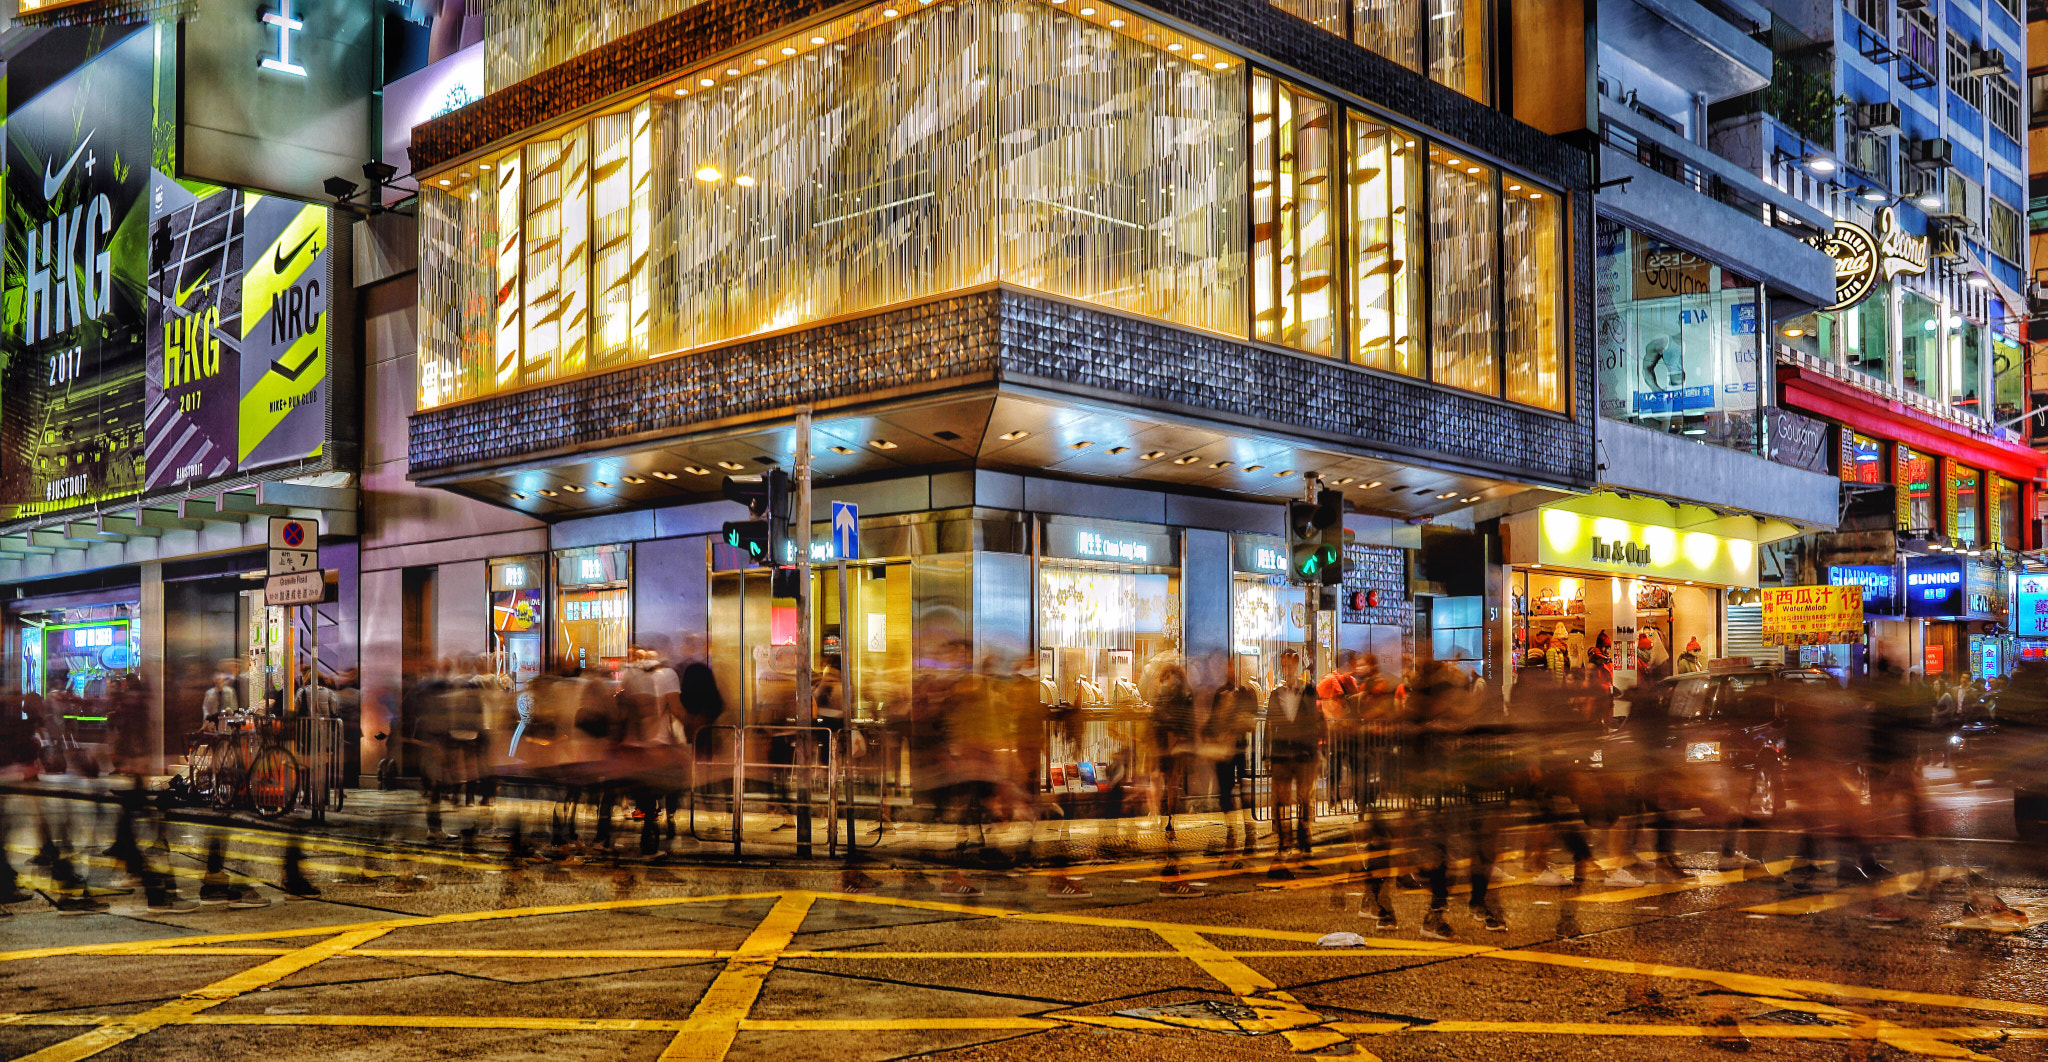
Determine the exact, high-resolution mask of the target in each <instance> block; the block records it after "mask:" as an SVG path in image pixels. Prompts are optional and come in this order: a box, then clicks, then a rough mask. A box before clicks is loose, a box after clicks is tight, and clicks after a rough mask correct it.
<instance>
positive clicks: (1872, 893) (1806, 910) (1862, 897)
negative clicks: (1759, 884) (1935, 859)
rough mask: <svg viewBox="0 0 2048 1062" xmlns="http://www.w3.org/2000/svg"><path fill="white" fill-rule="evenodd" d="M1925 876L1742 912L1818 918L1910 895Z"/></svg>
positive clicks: (1918, 873) (1922, 873) (1907, 876)
mask: <svg viewBox="0 0 2048 1062" xmlns="http://www.w3.org/2000/svg"><path fill="white" fill-rule="evenodd" d="M1947 869H1948V868H1946V867H1942V868H1939V869H1938V870H1937V871H1935V872H1936V873H1940V872H1941V871H1942V870H1947ZM1926 876H1927V872H1926V871H1914V872H1913V873H1911V874H1901V875H1899V876H1898V877H1895V878H1892V879H1890V880H1887V881H1880V882H1878V883H1877V884H1875V885H1860V886H1857V887H1855V888H1850V889H1836V890H1835V891H1833V892H1822V893H1815V894H1814V895H1812V896H1794V897H1792V898H1790V899H1785V900H1779V901H1777V902H1775V903H1762V904H1758V905H1756V906H1755V907H1745V908H1743V910H1744V911H1748V912H1750V913H1752V914H1769V915H1810V914H1817V913H1819V912H1821V911H1832V910H1834V909H1835V908H1837V907H1847V906H1849V905H1850V904H1854V903H1867V902H1869V901H1871V900H1877V899H1882V898H1884V897H1886V896H1897V895H1899V894H1901V893H1905V892H1910V891H1912V890H1913V889H1914V888H1916V887H1917V886H1919V884H1920V881H1921V879H1922V878H1925V877H1926Z"/></svg>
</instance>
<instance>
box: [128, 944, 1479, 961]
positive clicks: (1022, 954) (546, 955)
mask: <svg viewBox="0 0 2048 1062" xmlns="http://www.w3.org/2000/svg"><path fill="white" fill-rule="evenodd" d="M290 952H291V949H289V948H204V947H197V948H159V949H156V950H152V951H140V952H134V953H132V954H136V955H263V956H268V955H286V954H290ZM349 954H351V955H357V956H362V957H364V958H371V959H730V958H732V957H734V956H735V955H737V954H739V953H738V952H735V951H718V950H713V949H705V948H638V949H636V948H583V949H542V950H531V949H528V950H522V949H512V948H357V949H356V950H354V951H352V952H350V953H349ZM1224 954H1225V955H1229V956H1230V957H1232V958H1237V959H1302V958H1307V959H1328V958H1354V959H1355V958H1380V957H1382V956H1393V957H1397V958H1398V957H1402V956H1413V955H1426V956H1440V955H1442V954H1443V952H1441V951H1421V950H1417V949H1412V948H1398V947H1374V948H1288V949H1286V950H1272V951H1226V952H1224ZM781 957H782V958H784V959H843V960H846V961H849V962H852V961H858V960H887V961H891V962H901V961H911V960H918V959H960V960H967V961H971V962H992V961H1007V960H1014V961H1020V962H1024V961H1031V962H1035V961H1044V960H1060V959H1171V960H1173V961H1175V962H1181V961H1183V960H1185V959H1186V956H1184V955H1182V954H1181V953H1180V952H1177V951H1156V950H1155V951H850V950H838V951H784V952H783V953H782V955H781Z"/></svg>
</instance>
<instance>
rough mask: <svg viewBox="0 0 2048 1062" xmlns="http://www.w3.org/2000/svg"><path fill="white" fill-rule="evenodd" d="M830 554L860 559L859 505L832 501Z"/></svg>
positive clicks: (843, 557) (846, 558) (841, 557)
mask: <svg viewBox="0 0 2048 1062" xmlns="http://www.w3.org/2000/svg"><path fill="white" fill-rule="evenodd" d="M832 556H834V557H836V558H838V559H839V560H859V559H860V506H858V505H855V504H853V503H852V502H841V501H836V502H833V503H832Z"/></svg>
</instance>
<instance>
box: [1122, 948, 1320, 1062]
mask: <svg viewBox="0 0 2048 1062" xmlns="http://www.w3.org/2000/svg"><path fill="white" fill-rule="evenodd" d="M1152 931H1153V932H1154V933H1157V934H1159V939H1161V940H1163V941H1165V942H1166V943H1168V944H1170V945H1172V946H1173V948H1174V950H1175V951H1178V952H1180V953H1181V954H1182V955H1183V956H1185V957H1187V958H1188V959H1189V960H1190V961H1192V962H1193V963H1194V964H1195V965H1197V966H1199V967H1201V968H1202V972H1204V973H1206V974H1208V975H1209V976H1211V977H1213V978H1215V979H1216V980H1218V981H1221V982H1222V983H1223V986H1224V987H1225V988H1228V989H1230V992H1231V994H1232V995H1234V996H1237V997H1238V998H1239V999H1241V1000H1243V1001H1244V1002H1245V1003H1246V1004H1247V1005H1248V1006H1250V1007H1251V1008H1252V1011H1253V1013H1256V1014H1257V1015H1258V1016H1259V1023H1260V1024H1262V1025H1264V1026H1265V1027H1266V1028H1268V1029H1271V1030H1273V1031H1276V1032H1278V1033H1280V1034H1281V1035H1282V1036H1285V1037H1286V1038H1287V1042H1288V1044H1289V1045H1291V1046H1292V1047H1293V1048H1294V1049H1295V1050H1296V1051H1297V1052H1308V1051H1318V1050H1321V1049H1323V1048H1325V1047H1330V1046H1332V1045H1334V1044H1339V1043H1343V1042H1344V1041H1345V1039H1347V1038H1346V1037H1345V1036H1344V1035H1343V1034H1341V1033H1335V1032H1331V1031H1330V1030H1328V1029H1316V1028H1311V1026H1314V1025H1318V1024H1321V1022H1322V1020H1323V1018H1322V1016H1321V1015H1319V1014H1316V1013H1314V1012H1313V1011H1310V1010H1309V1009H1308V1008H1307V1007H1304V1006H1302V1005H1301V1003H1300V1002H1299V1001H1298V1000H1296V999H1295V998H1294V997H1293V996H1292V995H1290V994H1289V993H1286V992H1282V991H1280V986H1279V985H1276V984H1274V983H1273V982H1272V981H1271V980H1269V979H1268V978H1267V977H1266V975H1264V974H1262V973H1260V972H1258V971H1257V970H1254V969H1252V968H1251V967H1249V966H1246V965H1245V964H1244V963H1243V962H1241V961H1239V960H1238V959H1237V958H1236V957H1235V956H1232V955H1229V954H1227V953H1225V952H1224V951H1223V949H1221V948H1218V947H1217V946H1216V945H1215V944H1213V943H1211V942H1210V941H1209V939H1208V938H1207V937H1204V936H1202V935H1201V934H1200V933H1195V932H1190V931H1188V930H1185V929H1166V928H1163V927H1158V926H1155V927H1153V930H1152Z"/></svg>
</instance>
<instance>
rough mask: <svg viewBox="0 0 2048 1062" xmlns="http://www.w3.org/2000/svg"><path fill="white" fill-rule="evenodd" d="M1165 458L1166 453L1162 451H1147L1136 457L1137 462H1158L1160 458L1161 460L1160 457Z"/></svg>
mask: <svg viewBox="0 0 2048 1062" xmlns="http://www.w3.org/2000/svg"><path fill="white" fill-rule="evenodd" d="M1165 456H1166V451H1164V450H1150V451H1147V452H1145V453H1142V454H1139V455H1138V460H1140V461H1157V460H1159V459H1160V458H1162V457H1165Z"/></svg>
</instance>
